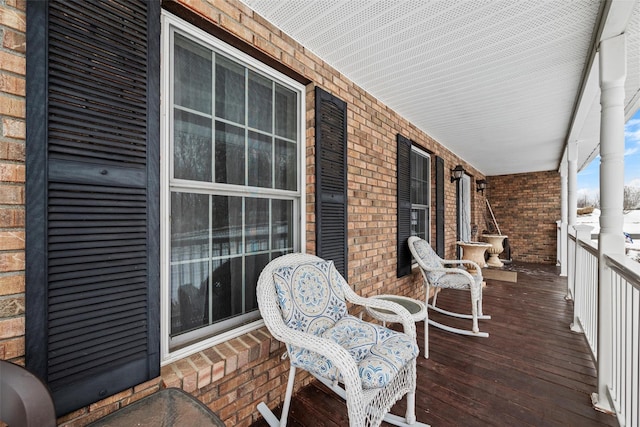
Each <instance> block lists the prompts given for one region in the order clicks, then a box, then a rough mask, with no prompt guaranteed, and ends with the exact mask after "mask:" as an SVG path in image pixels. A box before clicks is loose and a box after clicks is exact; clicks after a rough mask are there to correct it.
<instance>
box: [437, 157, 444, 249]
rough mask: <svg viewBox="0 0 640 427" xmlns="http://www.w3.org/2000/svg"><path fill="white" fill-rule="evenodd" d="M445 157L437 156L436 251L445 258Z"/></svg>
mask: <svg viewBox="0 0 640 427" xmlns="http://www.w3.org/2000/svg"><path fill="white" fill-rule="evenodd" d="M445 179H446V178H445V169H444V159H443V158H441V157H436V253H437V254H438V256H440V258H445V253H444V237H445V236H444V186H445Z"/></svg>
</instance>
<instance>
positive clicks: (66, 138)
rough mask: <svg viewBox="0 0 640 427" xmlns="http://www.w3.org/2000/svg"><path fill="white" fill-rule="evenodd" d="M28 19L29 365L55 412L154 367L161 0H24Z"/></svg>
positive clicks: (142, 377) (118, 387) (144, 376)
mask: <svg viewBox="0 0 640 427" xmlns="http://www.w3.org/2000/svg"><path fill="white" fill-rule="evenodd" d="M27 20H28V26H27V28H28V30H27V31H28V35H27V38H28V41H27V42H28V44H30V45H29V49H28V55H29V58H28V61H27V62H28V63H29V64H36V66H42V67H43V68H44V70H43V71H39V73H36V72H35V71H29V72H28V73H27V74H28V79H27V84H28V85H29V88H30V90H28V91H27V92H28V95H27V98H28V99H27V103H28V104H29V105H31V109H30V110H29V111H28V113H27V122H28V125H29V128H30V135H29V136H28V143H27V146H28V147H31V148H30V149H29V150H30V151H29V152H28V154H27V165H28V169H30V171H31V172H30V173H29V172H28V173H27V185H28V187H30V188H31V189H30V190H29V191H28V192H27V193H28V194H27V199H28V200H27V216H28V217H29V218H31V219H33V221H29V222H30V223H32V224H33V225H32V226H29V227H30V233H29V234H30V235H31V236H36V237H37V239H36V237H31V238H28V241H27V252H28V253H29V254H30V256H29V255H28V256H27V258H28V259H29V265H28V266H27V276H28V278H27V283H28V286H27V287H28V291H27V300H28V303H27V306H28V307H31V310H32V311H31V312H30V313H29V315H28V316H27V317H28V318H29V319H33V321H32V322H31V323H30V324H29V325H28V326H27V338H26V341H27V366H28V367H29V368H31V369H32V370H34V371H35V372H36V373H37V374H38V375H40V376H41V377H42V379H43V380H44V381H45V382H46V383H47V384H48V386H49V388H50V389H51V390H52V393H53V397H54V402H55V404H56V411H57V413H58V415H63V414H65V413H67V412H70V411H73V410H75V409H78V408H81V407H83V406H87V405H89V404H91V403H93V402H96V401H98V400H100V399H102V398H104V397H106V396H109V395H112V394H114V393H117V392H119V391H122V390H124V389H127V388H129V387H132V386H135V385H136V384H139V383H141V382H144V381H146V380H148V379H150V378H154V377H156V376H158V375H159V368H160V363H159V320H160V319H159V311H158V303H157V302H156V299H159V286H158V283H159V281H158V279H159V275H158V251H159V248H158V245H157V241H156V239H157V234H159V229H158V226H159V224H158V215H159V212H158V201H157V199H158V198H159V193H158V188H159V186H158V180H159V170H158V160H157V159H158V158H159V102H160V100H159V70H160V65H159V49H160V43H159V42H160V4H159V2H156V1H153V2H148V1H144V0H110V1H108V2H94V1H84V0H82V1H80V0H58V1H55V2H53V1H52V2H29V3H28V7H27ZM36 25H37V28H38V29H37V31H36ZM43 29H44V31H46V35H45V36H44V37H43V36H42V35H41V34H38V31H39V32H42V31H43ZM43 38H44V42H43ZM34 46H38V47H40V48H39V49H38V48H33V47H34ZM43 76H45V77H46V79H43ZM39 79H40V80H45V84H44V85H40V83H39ZM38 105H42V107H39V108H38V107H34V106H38ZM32 129H33V131H31V130H32ZM34 135H36V136H34ZM36 147H42V148H41V149H39V148H36ZM34 165H38V166H39V167H38V169H34V167H33V166H34ZM40 170H42V171H43V173H42V174H38V173H37V172H38V171H40ZM37 183H39V184H37ZM34 186H36V188H41V189H42V190H41V191H40V192H38V191H35V190H33V188H34ZM38 200H42V202H38ZM39 230H43V231H42V232H39ZM37 257H40V258H39V259H40V262H39V264H40V265H36V264H35V263H34V262H32V259H36V258H37ZM38 268H40V270H41V271H42V272H43V273H39V272H38V270H37V269H38ZM43 284H44V287H43ZM35 307H38V308H35ZM42 330H43V331H44V333H42V332H39V331H42Z"/></svg>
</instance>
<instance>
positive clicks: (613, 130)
mask: <svg viewBox="0 0 640 427" xmlns="http://www.w3.org/2000/svg"><path fill="white" fill-rule="evenodd" d="M626 73H627V70H626V41H625V35H624V34H621V35H619V36H616V37H613V38H610V39H607V40H604V41H602V42H601V43H600V90H601V96H600V104H601V105H602V113H601V119H600V121H601V124H600V158H601V161H600V212H601V213H600V238H599V243H598V254H599V283H600V286H599V292H598V294H599V307H598V311H599V316H598V393H597V396H594V397H595V399H594V403H595V404H596V406H597V407H598V408H600V409H603V410H608V411H610V410H611V404H610V403H609V399H608V396H607V384H610V383H611V378H612V374H613V373H612V372H611V371H612V369H611V366H612V340H611V337H612V323H613V322H612V307H611V303H612V297H611V290H612V289H611V288H612V285H611V272H610V269H609V268H607V267H606V265H605V262H604V256H603V255H604V254H624V236H623V234H622V230H623V224H624V218H623V215H622V208H623V192H624V83H625V79H626Z"/></svg>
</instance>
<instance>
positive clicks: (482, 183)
mask: <svg viewBox="0 0 640 427" xmlns="http://www.w3.org/2000/svg"><path fill="white" fill-rule="evenodd" d="M486 188H487V181H486V180H484V179H479V180H477V181H476V192H477V191H482V195H483V196H484V190H485V189H486Z"/></svg>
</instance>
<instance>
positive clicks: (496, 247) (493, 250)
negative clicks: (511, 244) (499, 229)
mask: <svg viewBox="0 0 640 427" xmlns="http://www.w3.org/2000/svg"><path fill="white" fill-rule="evenodd" d="M482 237H483V238H484V239H485V240H486V241H487V242H488V243H489V244H491V247H490V248H489V249H487V251H488V252H489V260H488V261H487V265H489V266H490V267H502V266H503V265H504V264H503V263H502V261H500V258H498V255H500V254H501V253H502V251H503V250H504V247H503V246H502V242H503V241H504V239H506V238H507V236H505V235H501V234H483V235H482Z"/></svg>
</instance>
